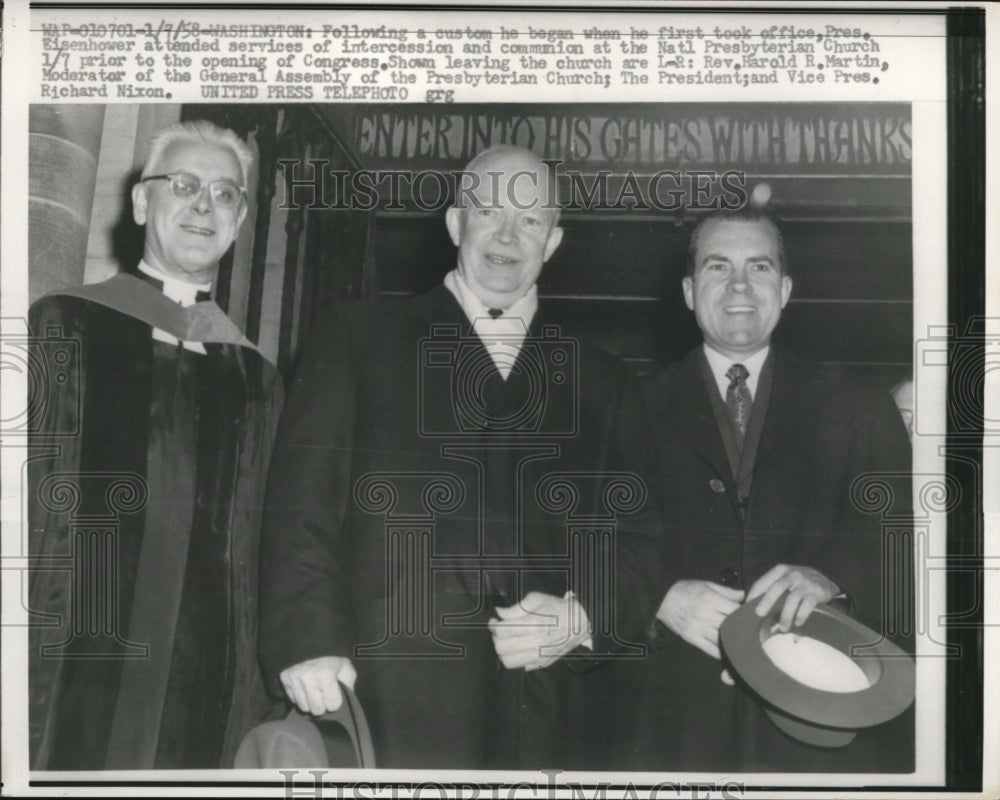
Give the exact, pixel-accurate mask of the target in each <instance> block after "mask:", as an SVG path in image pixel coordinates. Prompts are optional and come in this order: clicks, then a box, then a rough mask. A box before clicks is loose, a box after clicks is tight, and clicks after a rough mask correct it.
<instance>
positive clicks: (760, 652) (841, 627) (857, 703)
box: [719, 598, 915, 747]
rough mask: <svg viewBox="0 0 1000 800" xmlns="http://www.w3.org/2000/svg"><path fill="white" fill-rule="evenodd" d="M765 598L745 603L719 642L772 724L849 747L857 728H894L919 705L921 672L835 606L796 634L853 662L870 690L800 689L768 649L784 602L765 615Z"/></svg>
mask: <svg viewBox="0 0 1000 800" xmlns="http://www.w3.org/2000/svg"><path fill="white" fill-rule="evenodd" d="M758 602H760V598H757V599H756V600H754V601H751V602H749V603H745V604H744V605H742V606H741V607H740V608H738V609H737V610H736V611H734V612H733V613H732V614H730V615H729V616H728V617H727V618H726V619H725V621H724V622H723V623H722V627H721V628H720V629H719V639H720V643H721V645H722V650H723V652H724V653H725V656H726V658H727V659H728V661H729V663H730V665H731V668H732V671H733V673H734V674H735V675H736V676H738V678H739V679H740V681H741V682H742V683H743V684H744V686H745V687H747V688H748V689H749V690H750V692H751V694H753V695H754V696H755V698H756V699H757V700H758V701H759V702H760V703H761V705H762V706H763V707H764V710H765V711H766V712H767V714H768V716H769V717H770V719H771V721H772V722H773V723H774V724H775V725H777V726H778V728H779V729H781V730H782V731H783V732H784V733H786V734H788V735H789V736H791V737H792V738H794V739H797V740H799V741H802V742H805V743H806V744H811V745H815V746H819V747H843V746H845V745H847V744H849V743H850V742H851V741H852V740H853V739H854V737H855V735H856V733H857V731H858V730H860V729H862V728H868V727H871V726H873V725H879V724H881V723H883V722H888V721H889V720H890V719H893V718H894V717H897V716H899V715H900V714H902V713H903V712H904V711H905V710H906V709H907V708H908V707H909V706H910V704H911V703H912V702H913V697H914V688H915V668H914V663H913V659H912V658H911V657H910V656H909V655H907V654H906V653H905V652H904V651H903V650H901V649H900V648H899V647H897V646H896V645H895V644H893V643H892V642H890V641H888V640H887V639H885V638H884V637H882V636H881V635H879V634H877V633H876V632H875V631H873V630H871V629H870V628H868V627H866V626H865V625H862V624H861V623H860V622H858V621H857V620H855V619H852V618H851V617H849V616H847V615H846V614H844V613H842V612H840V611H838V610H837V609H835V608H832V607H830V606H829V605H819V606H817V607H816V608H815V610H814V611H813V612H812V614H810V615H809V618H808V619H807V620H806V621H805V623H804V624H802V625H801V626H799V627H796V628H793V629H792V631H791V633H793V634H795V635H796V636H807V637H810V638H812V639H815V640H817V641H819V642H822V643H823V644H826V645H829V646H830V647H833V648H834V649H836V650H838V651H839V652H841V653H843V654H844V655H846V656H848V657H849V658H850V659H851V660H852V661H853V662H854V663H855V664H856V665H857V666H858V667H859V668H860V669H861V671H862V672H863V673H864V675H865V678H866V679H867V682H868V684H869V686H868V688H865V689H861V690H859V691H853V692H844V691H827V690H824V689H818V688H813V687H812V686H808V685H806V684H805V683H801V682H799V681H798V680H796V679H795V678H793V677H792V676H791V675H789V674H788V673H786V672H785V671H783V670H782V669H781V668H779V667H778V666H777V665H776V664H775V663H774V661H772V660H771V658H770V657H769V656H768V654H767V652H766V651H765V649H764V643H765V642H766V641H767V640H768V638H769V637H771V636H772V635H774V634H775V633H778V632H779V631H777V630H775V628H776V624H777V622H778V618H779V616H780V612H781V607H782V602H781V601H779V602H778V603H775V605H774V608H772V609H771V611H770V612H769V613H768V614H766V615H765V616H763V617H758V616H757V613H756V608H757V603H758Z"/></svg>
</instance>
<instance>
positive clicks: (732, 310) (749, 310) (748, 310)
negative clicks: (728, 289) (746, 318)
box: [723, 306, 757, 314]
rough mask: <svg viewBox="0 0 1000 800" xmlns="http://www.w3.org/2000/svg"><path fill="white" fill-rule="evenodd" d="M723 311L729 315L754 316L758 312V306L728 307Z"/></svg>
mask: <svg viewBox="0 0 1000 800" xmlns="http://www.w3.org/2000/svg"><path fill="white" fill-rule="evenodd" d="M723 311H725V312H726V313H727V314H753V313H755V312H756V311H757V306H726V308H724V309H723Z"/></svg>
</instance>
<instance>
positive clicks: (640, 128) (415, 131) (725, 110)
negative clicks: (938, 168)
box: [328, 103, 913, 176]
mask: <svg viewBox="0 0 1000 800" xmlns="http://www.w3.org/2000/svg"><path fill="white" fill-rule="evenodd" d="M353 110H354V112H355V118H354V131H353V136H352V137H351V138H352V139H353V143H354V150H355V153H356V154H357V155H358V157H359V158H360V160H361V161H362V163H364V164H365V166H371V167H403V166H411V167H412V166H413V165H414V164H419V165H421V166H422V167H425V168H426V167H433V166H441V167H445V166H447V167H461V166H462V165H463V164H465V163H466V162H467V161H468V160H469V159H471V158H472V157H473V156H474V155H475V154H476V153H478V152H480V151H482V150H485V149H486V148H488V147H491V146H493V145H497V144H516V145H521V146H523V147H527V148H528V149H530V150H532V151H533V152H535V153H536V154H537V155H539V156H540V157H542V158H545V159H559V160H561V161H562V162H563V163H564V164H566V165H567V166H569V167H573V168H576V169H581V170H586V171H594V170H599V169H610V170H619V169H629V170H636V169H642V168H647V169H649V170H650V171H655V170H660V169H697V168H707V167H711V168H721V169H725V168H739V169H742V170H746V171H747V172H752V173H755V174H759V175H768V174H775V175H780V174H788V173H792V174H795V175H814V174H844V175H858V174H873V175H907V176H908V175H909V174H910V162H911V159H912V155H913V154H912V128H911V119H910V106H909V105H908V104H877V105H875V104H869V103H801V104H794V105H789V104H787V103H785V104H781V105H777V104H761V103H747V104H740V103H727V104H709V103H698V104H693V103H689V104H680V103H674V104H659V103H655V104H654V103H650V104H629V105H617V104H615V105H609V104H600V105H596V104H595V105H546V106H541V105H517V106H511V105H490V106H480V105H457V104H456V105H447V106H434V105H431V106H428V105H421V106H416V105H391V106H383V105H368V106H363V107H358V106H355V107H354V109H353ZM328 113H330V114H336V113H337V110H336V109H335V108H333V109H330V111H329V112H328Z"/></svg>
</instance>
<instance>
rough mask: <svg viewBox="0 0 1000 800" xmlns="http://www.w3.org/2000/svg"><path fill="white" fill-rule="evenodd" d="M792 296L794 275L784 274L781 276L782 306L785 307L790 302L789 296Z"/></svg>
mask: <svg viewBox="0 0 1000 800" xmlns="http://www.w3.org/2000/svg"><path fill="white" fill-rule="evenodd" d="M791 296H792V276H791V275H782V276H781V307H782V308H784V307H785V305H786V304H787V303H788V298H789V297H791Z"/></svg>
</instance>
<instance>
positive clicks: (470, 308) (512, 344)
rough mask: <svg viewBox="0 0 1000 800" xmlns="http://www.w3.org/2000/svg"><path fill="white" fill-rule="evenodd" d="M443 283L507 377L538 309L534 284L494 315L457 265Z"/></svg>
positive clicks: (503, 375) (498, 368)
mask: <svg viewBox="0 0 1000 800" xmlns="http://www.w3.org/2000/svg"><path fill="white" fill-rule="evenodd" d="M444 285H445V287H446V288H447V289H448V291H449V292H451V293H452V294H453V295H454V296H455V299H456V300H458V304H459V305H460V306H461V307H462V311H464V312H465V316H466V318H468V320H469V322H470V323H472V330H474V331H475V332H476V335H478V336H479V339H480V341H481V342H482V343H483V346H484V347H485V348H486V350H487V352H489V354H490V357H491V358H492V359H493V363H494V364H495V365H496V368H497V370H499V372H500V375H501V376H502V377H503V379H504V380H507V376H508V375H510V372H511V368H512V367H513V366H514V362H515V361H517V356H518V354H519V353H520V352H521V346H522V345H523V344H524V339H525V337H526V336H527V335H528V328H529V327H530V325H531V321H532V320H533V319H534V318H535V312H536V311H538V288H537V287H536V286H535V285H534V284H532V285H531V288H530V289H528V291H527V292H525V294H524V295H523V296H522V297H520V298H518V300H517V301H515V302H514V303H513V304H512V305H511V306H510V307H509V308H506V309H504V310H503V314H501V315H499V316H496V317H494V316H493V315H492V314H490V310H489V308H488V307H487V306H486V304H485V303H483V301H482V300H480V299H479V298H478V297H476V295H475V294H474V293H473V291H472V289H470V288H469V284H468V283H467V282H466V280H465V278H463V277H462V275H461V273H459V271H458V270H457V269H454V270H452V271H451V272H449V273H448V274H447V275H445V276H444Z"/></svg>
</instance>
